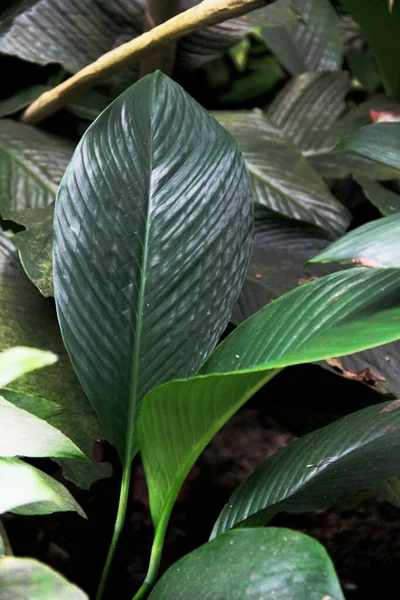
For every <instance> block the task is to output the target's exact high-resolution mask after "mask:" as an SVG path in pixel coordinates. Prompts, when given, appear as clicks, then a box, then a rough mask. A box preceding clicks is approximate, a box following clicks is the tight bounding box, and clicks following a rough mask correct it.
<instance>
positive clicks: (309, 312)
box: [200, 267, 400, 374]
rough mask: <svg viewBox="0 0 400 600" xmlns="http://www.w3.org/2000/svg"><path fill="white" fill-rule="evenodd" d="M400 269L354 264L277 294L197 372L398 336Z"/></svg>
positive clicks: (268, 363)
mask: <svg viewBox="0 0 400 600" xmlns="http://www.w3.org/2000/svg"><path fill="white" fill-rule="evenodd" d="M399 290H400V272H399V271H398V269H368V268H362V267H360V268H355V269H349V270H347V271H344V272H342V271H341V272H339V273H333V274H332V275H327V276H325V277H322V278H321V279H318V280H316V281H312V282H310V283H308V284H306V285H302V286H301V287H299V288H296V289H295V290H293V291H291V292H289V293H288V294H285V295H284V296H281V297H280V298H278V299H277V300H275V301H274V302H272V303H271V304H268V305H267V306H266V307H265V308H263V309H261V310H260V311H259V312H258V313H256V314H255V315H253V316H252V317H250V318H249V319H247V320H246V321H245V322H244V323H242V324H241V325H240V326H239V327H237V328H236V329H235V331H234V332H233V333H231V334H230V335H229V336H228V337H227V338H226V339H225V340H224V341H223V342H222V343H221V344H219V346H218V347H217V348H216V349H215V350H214V352H213V353H212V354H211V356H210V357H209V358H208V359H207V361H206V362H205V363H204V365H203V366H202V368H201V370H200V373H202V374H207V373H216V372H217V373H221V372H224V373H225V372H226V373H229V372H236V371H239V370H240V371H243V370H249V369H251V370H256V369H265V368H266V367H268V368H281V367H285V366H289V365H291V364H300V363H305V362H310V361H314V360H321V359H324V358H330V357H332V356H340V355H342V356H343V355H346V354H351V353H353V352H357V351H360V350H364V349H366V348H371V347H373V346H378V345H380V344H384V343H388V342H391V341H394V340H396V339H400V295H399Z"/></svg>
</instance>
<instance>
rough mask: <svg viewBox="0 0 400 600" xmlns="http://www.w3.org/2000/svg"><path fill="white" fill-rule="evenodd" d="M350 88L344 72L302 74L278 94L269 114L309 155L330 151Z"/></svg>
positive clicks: (273, 122)
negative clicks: (335, 127)
mask: <svg viewBox="0 0 400 600" xmlns="http://www.w3.org/2000/svg"><path fill="white" fill-rule="evenodd" d="M348 90H349V76H348V74H347V73H345V72H343V71H332V72H315V73H303V74H302V75H298V76H297V77H294V78H293V79H291V80H290V81H289V82H288V83H287V84H286V85H285V87H284V88H283V89H282V90H281V91H280V92H279V94H277V95H276V97H275V99H274V101H273V102H272V103H271V105H270V106H269V107H268V110H267V112H266V116H267V118H268V120H269V121H271V123H272V124H273V125H275V127H277V128H278V129H279V130H280V132H281V133H282V135H283V136H284V138H285V139H286V140H287V141H289V142H293V144H295V145H296V146H297V147H298V148H299V149H300V150H301V151H302V153H303V154H305V155H306V156H307V155H310V154H316V153H319V152H324V151H329V150H331V149H332V141H331V137H332V136H331V131H332V128H333V126H334V125H335V124H336V121H337V119H338V118H339V117H340V116H341V115H342V113H343V112H344V111H345V109H346V104H345V102H344V99H345V96H346V94H347V92H348Z"/></svg>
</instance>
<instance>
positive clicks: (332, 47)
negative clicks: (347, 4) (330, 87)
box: [263, 0, 343, 75]
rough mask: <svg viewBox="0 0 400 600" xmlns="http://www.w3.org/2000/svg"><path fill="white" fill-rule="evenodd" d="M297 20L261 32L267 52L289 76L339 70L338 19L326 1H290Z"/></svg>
mask: <svg viewBox="0 0 400 600" xmlns="http://www.w3.org/2000/svg"><path fill="white" fill-rule="evenodd" d="M293 4H294V7H295V9H296V10H297V11H298V13H299V15H300V17H301V18H300V19H299V20H298V21H297V22H296V23H295V24H289V25H285V26H283V27H279V28H276V29H265V30H264V31H263V38H264V40H265V41H266V42H267V44H268V46H269V48H270V49H271V50H272V52H273V53H274V54H275V55H276V56H277V57H278V59H279V60H280V61H281V62H282V64H283V65H284V67H286V69H287V70H288V71H290V73H292V74H293V75H300V74H301V73H304V72H307V71H335V70H337V69H340V67H341V63H342V59H343V48H342V45H341V43H340V31H339V18H338V16H337V14H336V12H335V10H334V8H333V6H332V4H331V2H330V1H329V0H294V2H293Z"/></svg>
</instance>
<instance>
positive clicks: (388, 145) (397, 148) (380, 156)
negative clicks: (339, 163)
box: [335, 123, 400, 173]
mask: <svg viewBox="0 0 400 600" xmlns="http://www.w3.org/2000/svg"><path fill="white" fill-rule="evenodd" d="M335 150H350V151H351V152H354V153H355V154H359V155H360V156H362V157H365V158H371V159H373V160H375V161H377V162H380V163H383V164H384V165H387V166H389V167H392V168H394V169H396V170H397V171H398V172H399V173H400V123H374V124H373V125H367V126H366V127H361V129H359V130H358V131H356V132H355V133H353V134H350V135H348V136H346V137H345V138H343V139H342V140H341V141H340V142H339V144H338V145H337V146H336V148H335Z"/></svg>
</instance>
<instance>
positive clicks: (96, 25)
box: [0, 0, 145, 72]
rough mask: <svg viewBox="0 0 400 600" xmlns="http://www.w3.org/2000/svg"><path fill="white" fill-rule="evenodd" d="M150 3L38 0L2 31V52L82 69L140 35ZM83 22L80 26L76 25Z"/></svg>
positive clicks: (39, 61)
mask: <svg viewBox="0 0 400 600" xmlns="http://www.w3.org/2000/svg"><path fill="white" fill-rule="evenodd" d="M144 10H145V2H144V1H143V0H123V1H122V2H118V3H115V2H112V3H104V2H102V1H101V0H94V1H93V2H91V3H90V5H89V4H87V3H86V2H79V0H67V1H65V0H39V1H37V2H36V3H35V4H34V6H32V7H30V8H29V7H28V10H26V11H24V12H23V13H22V14H20V15H19V16H18V17H17V18H16V19H14V20H13V21H12V23H10V25H9V26H8V27H6V28H4V29H3V32H2V33H1V34H0V51H1V52H2V53H4V54H10V55H12V56H17V57H19V58H22V59H23V60H27V61H30V62H35V63H38V64H40V65H48V64H51V63H59V64H60V65H62V66H63V67H64V69H66V70H67V71H69V72H75V71H79V69H82V68H83V67H84V66H86V65H87V64H89V63H91V62H93V61H94V60H96V58H98V57H99V56H100V55H102V54H104V53H105V52H107V51H108V50H111V48H112V47H113V46H114V47H115V46H119V45H120V44H123V43H124V42H127V41H128V40H130V39H131V38H133V37H135V36H137V35H138V34H139V33H141V30H142V27H143V22H144ZM77 23H80V26H79V27H77V26H76V24H77Z"/></svg>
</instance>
